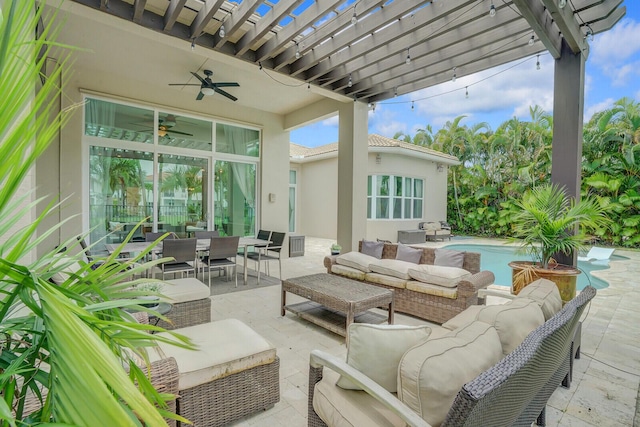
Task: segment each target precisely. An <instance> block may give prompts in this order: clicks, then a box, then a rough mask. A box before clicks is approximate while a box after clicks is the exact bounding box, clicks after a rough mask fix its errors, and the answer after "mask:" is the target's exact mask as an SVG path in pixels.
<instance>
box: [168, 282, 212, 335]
mask: <svg viewBox="0 0 640 427" xmlns="http://www.w3.org/2000/svg"><path fill="white" fill-rule="evenodd" d="M165 283H166V284H165V286H164V288H162V294H164V295H165V296H166V297H167V302H169V303H171V304H172V305H173V306H172V307H171V311H169V313H167V314H166V316H167V317H168V318H169V319H170V320H171V323H169V322H165V321H164V320H160V321H159V322H158V326H161V327H163V328H165V329H178V328H186V327H188V326H193V325H199V324H201V323H209V322H211V298H209V296H210V295H211V294H210V291H209V287H208V286H207V285H205V284H204V283H202V282H201V281H200V280H198V279H195V278H193V277H189V278H186V279H174V280H165Z"/></svg>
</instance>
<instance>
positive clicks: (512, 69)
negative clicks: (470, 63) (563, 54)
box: [411, 55, 553, 128]
mask: <svg viewBox="0 0 640 427" xmlns="http://www.w3.org/2000/svg"><path fill="white" fill-rule="evenodd" d="M536 60H537V57H533V58H530V59H529V60H527V61H525V62H522V61H519V62H515V63H511V64H506V65H503V66H501V67H497V68H494V69H491V70H487V71H483V72H480V73H476V74H473V75H470V76H461V77H459V78H458V79H457V80H456V82H455V83H454V82H447V83H444V84H442V85H439V86H435V87H432V88H427V89H424V90H421V91H418V92H415V93H413V94H412V95H411V98H412V99H414V100H415V108H416V110H418V112H419V113H420V114H421V115H423V116H425V117H426V118H427V122H428V123H430V124H432V125H433V126H434V127H435V128H439V127H440V126H442V125H443V124H445V123H446V122H447V121H450V120H452V119H454V118H456V117H458V116H460V115H466V116H467V117H468V118H467V119H465V121H464V122H465V123H468V124H469V123H474V122H473V121H472V118H474V117H477V116H478V115H480V114H485V115H486V114H491V113H495V112H502V113H503V114H504V111H505V110H507V111H510V114H511V115H516V116H518V117H521V118H523V119H526V118H528V117H529V107H530V106H534V105H539V106H540V107H542V108H543V109H544V110H545V111H547V112H551V111H552V109H553V59H552V58H551V57H550V56H549V55H541V56H540V65H541V68H540V70H537V69H536ZM516 64H517V65H516ZM463 73H464V69H458V75H459V76H460V75H461V74H463ZM466 90H468V91H469V97H468V98H467V97H465V91H466ZM439 94H443V95H441V96H438V95H439ZM425 98H426V99H425Z"/></svg>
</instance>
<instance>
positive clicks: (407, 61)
mask: <svg viewBox="0 0 640 427" xmlns="http://www.w3.org/2000/svg"><path fill="white" fill-rule="evenodd" d="M404 63H405V64H407V65H409V64H411V55H410V54H409V49H407V59H405V60H404Z"/></svg>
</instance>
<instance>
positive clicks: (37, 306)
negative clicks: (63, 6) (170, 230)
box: [0, 0, 187, 426]
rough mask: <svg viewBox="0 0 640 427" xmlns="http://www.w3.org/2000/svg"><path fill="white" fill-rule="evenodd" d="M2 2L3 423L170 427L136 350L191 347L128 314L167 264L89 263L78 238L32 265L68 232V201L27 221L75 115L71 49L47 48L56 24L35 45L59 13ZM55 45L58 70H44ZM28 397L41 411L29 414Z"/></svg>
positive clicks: (25, 1) (21, 1) (27, 2)
mask: <svg viewBox="0 0 640 427" xmlns="http://www.w3.org/2000/svg"><path fill="white" fill-rule="evenodd" d="M0 4H1V7H0V94H1V96H2V99H3V102H2V103H0V158H1V159H2V162H0V177H1V178H0V242H1V243H0V396H1V398H0V420H2V421H3V422H2V425H8V426H16V425H35V424H38V425H46V424H50V425H53V424H55V425H84V426H97V425H113V426H115V425H118V426H140V425H142V424H145V425H154V426H155V425H163V424H164V423H165V422H164V419H163V416H172V414H169V413H168V412H167V411H166V410H165V409H164V408H166V405H165V404H164V402H165V401H166V400H167V399H169V398H171V397H170V396H166V395H160V394H159V393H157V392H156V391H155V390H154V389H153V387H152V386H151V383H150V380H149V378H147V376H146V369H145V368H144V367H138V366H137V365H136V364H135V363H134V362H133V360H132V359H131V356H129V354H138V355H140V356H142V357H145V356H146V353H145V351H144V348H145V347H149V346H153V345H155V344H156V342H157V341H158V340H162V341H165V342H173V343H176V344H179V345H183V346H187V343H186V341H185V340H184V339H181V338H180V337H179V336H177V335H175V338H163V337H161V336H159V335H151V334H148V333H147V331H148V330H162V329H161V328H158V327H154V326H148V325H141V324H138V323H136V322H133V321H132V320H133V319H132V317H131V316H130V315H129V314H127V313H126V312H125V311H124V310H123V309H122V308H123V307H127V306H131V305H137V304H138V302H137V301H136V300H135V299H134V298H133V295H132V293H131V292H130V291H128V290H127V289H128V288H129V286H130V285H131V283H129V282H128V279H129V278H130V277H131V275H132V274H135V273H140V272H142V271H144V270H146V269H147V268H149V267H150V266H151V265H153V264H157V263H158V262H160V261H161V260H158V261H155V262H153V263H149V264H146V265H145V264H140V265H136V264H133V263H119V262H118V261H117V260H116V258H117V256H118V253H119V251H116V252H114V254H113V255H111V256H110V257H108V258H106V259H103V260H100V261H99V262H98V261H93V262H89V263H87V262H84V261H83V260H82V257H81V256H80V255H81V254H78V252H77V247H78V241H77V240H76V238H75V236H74V237H72V238H70V239H68V240H67V241H64V242H61V244H60V248H59V249H57V250H56V249H52V250H51V252H49V253H46V254H44V255H41V256H39V257H38V258H37V259H35V260H33V259H32V258H33V257H32V255H33V254H35V250H36V247H37V246H38V245H41V244H44V242H45V241H46V239H47V237H49V236H50V235H52V234H53V233H57V231H58V229H57V228H59V227H60V225H58V226H57V227H56V228H53V229H49V230H43V229H41V228H42V221H43V218H45V217H46V215H48V214H49V213H50V212H51V211H52V210H54V209H56V208H57V207H58V206H57V205H55V204H50V205H49V206H48V207H46V208H45V209H44V210H43V213H42V214H41V215H39V216H38V217H37V218H36V219H35V221H29V222H25V221H24V218H30V215H31V213H32V212H33V211H34V208H35V206H36V205H37V204H38V203H41V202H42V201H38V200H36V201H34V202H32V201H31V200H32V197H33V194H32V193H30V192H24V191H23V189H22V188H21V185H22V184H23V181H24V178H25V177H26V176H27V174H28V172H29V171H30V170H31V168H32V167H34V166H35V161H36V159H37V157H38V156H39V155H41V154H42V153H43V152H44V150H45V149H46V148H47V146H48V144H49V143H50V141H51V140H52V138H53V137H54V136H55V135H56V134H57V133H58V131H59V129H60V127H61V126H62V125H63V124H64V123H65V122H66V121H67V119H68V117H69V114H70V111H63V112H61V113H56V112H55V105H56V102H55V100H56V99H57V96H59V95H60V94H61V88H60V87H58V86H57V83H56V82H57V81H58V80H59V77H60V72H61V70H62V69H63V68H64V67H65V65H66V62H67V61H66V60H65V59H64V58H62V57H61V56H62V55H64V54H63V53H60V49H61V48H63V46H59V45H56V44H55V43H54V42H52V41H47V39H50V40H52V39H53V38H54V37H55V34H56V28H55V27H54V26H52V25H51V24H47V25H43V26H42V27H41V28H42V31H41V32H40V34H39V35H38V37H37V38H34V34H35V28H36V27H37V26H38V23H39V22H40V21H41V19H42V21H47V22H56V19H55V16H48V17H47V19H44V17H43V16H42V13H43V9H44V7H45V6H44V5H43V4H42V2H38V5H39V7H38V8H36V1H35V0H5V1H3V2H2V3H0ZM51 13H52V14H55V13H56V10H55V9H54V10H52V12H51ZM54 47H55V48H56V55H57V56H58V64H59V67H58V68H56V69H54V70H53V71H52V73H51V74H49V75H47V76H44V75H41V74H40V70H42V69H44V68H43V65H44V61H45V60H46V58H47V57H48V56H52V55H53V52H52V51H51V50H52V49H53V48H54ZM41 77H42V80H41ZM40 81H42V83H41V86H40V87H37V86H36V85H37V84H39V83H38V82H40ZM71 220H72V219H67V220H65V221H63V223H65V222H68V221H71ZM83 237H84V236H83ZM61 248H66V249H61ZM73 251H75V255H74V254H72V252H73ZM143 256H144V254H140V255H139V256H138V257H137V258H136V260H135V261H139V260H140V259H142V257H143ZM55 276H57V277H58V282H59V284H58V285H54V284H53V282H52V280H54V277H55ZM60 277H62V279H60ZM127 349H128V350H130V351H126V350H127ZM124 366H127V367H128V369H129V374H127V372H126V370H125V368H124ZM136 383H137V386H136V385H135V384H136ZM27 401H34V402H36V405H34V406H33V407H29V408H27V406H26V402H27ZM34 409H35V412H32V413H30V414H29V412H30V411H32V410H34ZM173 417H174V418H179V417H177V416H176V415H173Z"/></svg>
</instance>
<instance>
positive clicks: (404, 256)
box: [396, 243, 423, 264]
mask: <svg viewBox="0 0 640 427" xmlns="http://www.w3.org/2000/svg"><path fill="white" fill-rule="evenodd" d="M422 252H423V251H422V249H417V248H412V247H410V246H407V245H403V244H402V243H398V250H397V252H396V259H399V260H400V261H407V262H412V263H414V264H420V259H421V258H422Z"/></svg>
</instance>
